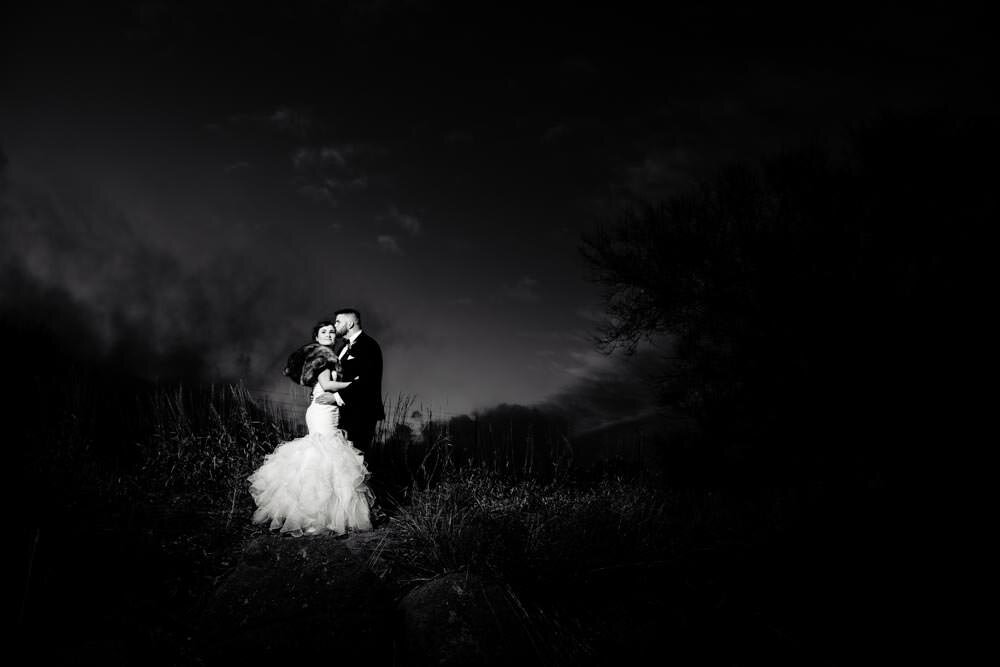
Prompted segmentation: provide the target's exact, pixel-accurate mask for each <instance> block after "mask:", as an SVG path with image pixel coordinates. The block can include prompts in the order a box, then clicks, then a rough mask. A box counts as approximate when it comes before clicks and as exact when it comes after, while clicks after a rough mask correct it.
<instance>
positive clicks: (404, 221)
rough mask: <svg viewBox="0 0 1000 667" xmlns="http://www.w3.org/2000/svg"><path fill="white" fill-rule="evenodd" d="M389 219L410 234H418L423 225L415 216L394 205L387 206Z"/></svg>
mask: <svg viewBox="0 0 1000 667" xmlns="http://www.w3.org/2000/svg"><path fill="white" fill-rule="evenodd" d="M389 220H391V221H392V222H394V223H396V224H397V225H399V227H400V228H401V229H402V230H403V231H404V232H406V233H407V234H409V235H410V236H416V235H417V234H419V233H420V231H421V229H422V227H423V225H422V224H421V223H420V219H419V218H417V216H415V215H410V214H409V213H403V212H401V211H400V210H399V209H398V208H396V207H395V206H394V205H390V206H389Z"/></svg>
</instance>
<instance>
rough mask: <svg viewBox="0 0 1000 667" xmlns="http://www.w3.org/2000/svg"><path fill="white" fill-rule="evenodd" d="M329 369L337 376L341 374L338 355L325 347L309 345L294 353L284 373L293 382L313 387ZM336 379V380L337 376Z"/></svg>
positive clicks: (315, 344) (316, 344)
mask: <svg viewBox="0 0 1000 667" xmlns="http://www.w3.org/2000/svg"><path fill="white" fill-rule="evenodd" d="M327 368H329V369H332V370H333V371H334V373H335V374H336V373H339V371H340V360H339V359H337V355H336V354H334V353H333V350H332V349H330V348H329V347H326V346H325V345H320V344H319V343H309V344H308V345H303V346H302V347H300V348H299V349H297V350H295V351H294V352H292V354H291V356H290V357H288V362H287V363H286V364H285V370H284V371H282V372H283V374H284V375H285V377H287V378H288V379H289V380H291V381H292V382H296V383H298V384H301V385H302V386H304V387H311V386H313V385H314V384H316V379H317V378H319V374H320V373H322V372H323V371H324V370H325V369H327ZM334 378H335V379H336V375H335V376H334Z"/></svg>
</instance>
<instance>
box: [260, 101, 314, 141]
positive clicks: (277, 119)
mask: <svg viewBox="0 0 1000 667" xmlns="http://www.w3.org/2000/svg"><path fill="white" fill-rule="evenodd" d="M267 120H268V121H269V122H270V123H271V124H272V125H273V126H274V127H276V128H277V129H279V130H281V131H282V132H288V133H290V134H293V135H295V136H298V137H304V136H306V135H307V134H308V133H309V131H310V130H311V129H312V128H313V127H314V126H315V121H314V119H313V115H312V113H311V112H309V111H306V110H303V109H294V108H292V107H278V108H277V109H275V110H274V112H273V113H272V114H271V115H270V116H268V118H267Z"/></svg>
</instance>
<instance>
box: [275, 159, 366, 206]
mask: <svg viewBox="0 0 1000 667" xmlns="http://www.w3.org/2000/svg"><path fill="white" fill-rule="evenodd" d="M362 153H364V151H362V150H361V149H359V148H358V146H357V145H355V144H343V145H334V144H328V145H321V146H300V147H299V148H297V149H295V151H294V152H293V153H292V157H291V160H292V167H293V168H294V169H295V171H296V172H297V174H298V180H299V183H300V185H299V187H298V191H299V192H300V193H301V194H303V195H305V196H307V197H309V198H310V199H312V200H313V201H325V202H327V203H330V204H332V205H336V204H337V203H339V201H340V198H341V197H343V196H345V195H347V194H348V193H350V192H353V191H358V190H364V189H365V188H367V187H368V174H367V173H366V172H365V171H364V169H362V167H361V166H360V164H359V159H360V156H361V155H362Z"/></svg>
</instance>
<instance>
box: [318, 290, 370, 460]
mask: <svg viewBox="0 0 1000 667" xmlns="http://www.w3.org/2000/svg"><path fill="white" fill-rule="evenodd" d="M334 315H335V316H334V320H333V329H334V331H335V332H336V334H337V336H339V337H340V338H339V340H340V341H346V344H345V343H343V342H341V343H340V346H339V347H335V348H334V353H335V354H337V355H338V356H339V357H340V364H341V366H342V367H343V370H344V379H345V380H351V379H353V378H358V379H357V380H354V382H352V383H351V386H350V387H347V388H346V389H341V390H340V391H339V392H337V393H336V394H330V393H325V394H322V395H320V396H317V397H316V402H317V403H324V404H328V405H329V404H333V403H336V404H337V405H339V406H340V428H342V429H343V430H345V431H347V439H348V440H350V441H351V443H352V444H353V445H354V446H355V447H357V448H358V449H360V450H361V452H362V453H363V454H365V455H367V454H368V450H369V449H370V448H371V444H372V439H373V438H374V436H375V424H376V423H378V422H379V420H382V419H385V410H384V409H383V407H382V348H381V347H379V344H378V343H376V342H375V339H374V338H372V337H371V336H369V335H368V334H366V333H365V332H364V331H362V330H361V313H359V312H358V311H357V310H354V309H353V308H344V309H341V310H338V311H337V312H336V313H335V314H334Z"/></svg>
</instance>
